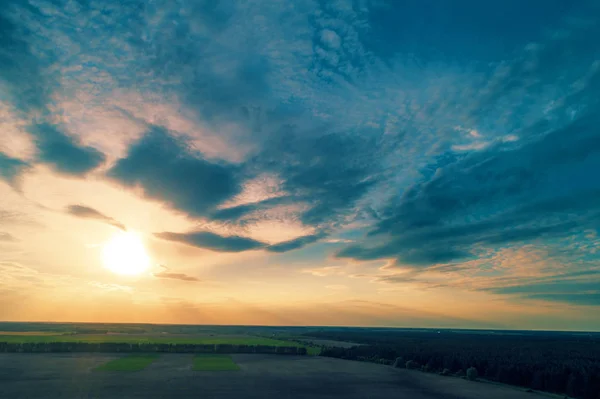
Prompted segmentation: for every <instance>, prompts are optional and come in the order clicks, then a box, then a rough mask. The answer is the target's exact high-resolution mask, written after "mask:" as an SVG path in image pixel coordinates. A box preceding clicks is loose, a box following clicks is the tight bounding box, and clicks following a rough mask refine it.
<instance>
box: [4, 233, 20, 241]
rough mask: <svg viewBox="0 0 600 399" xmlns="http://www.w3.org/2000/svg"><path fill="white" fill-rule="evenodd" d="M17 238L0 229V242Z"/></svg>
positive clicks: (16, 239)
mask: <svg viewBox="0 0 600 399" xmlns="http://www.w3.org/2000/svg"><path fill="white" fill-rule="evenodd" d="M17 241H19V239H18V238H17V237H15V236H13V235H12V234H10V233H4V232H1V231H0V242H17Z"/></svg>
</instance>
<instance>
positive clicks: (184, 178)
mask: <svg viewBox="0 0 600 399" xmlns="http://www.w3.org/2000/svg"><path fill="white" fill-rule="evenodd" d="M237 169H238V168H236V167H235V166H233V165H229V164H226V163H213V162H209V161H207V160H205V159H203V158H202V157H201V154H195V153H193V152H192V151H191V150H190V149H189V148H188V146H187V145H186V143H185V142H184V141H181V140H177V139H175V138H173V137H171V136H169V134H168V133H167V132H166V131H165V130H164V129H162V128H159V127H153V128H151V130H150V131H149V132H148V133H147V134H146V135H144V136H143V137H142V138H141V139H140V140H139V141H138V142H137V143H135V144H134V145H132V146H131V147H130V148H129V152H128V154H127V157H126V158H123V159H120V160H119V161H118V162H117V163H116V164H115V166H114V167H113V168H112V169H111V170H110V171H109V172H108V176H109V177H111V178H112V179H114V180H115V181H117V182H118V183H120V184H122V185H124V186H127V187H131V188H133V187H137V186H141V187H142V188H143V189H144V195H145V196H146V197H147V198H151V199H154V200H159V201H163V202H166V203H168V204H169V205H171V206H173V207H174V208H176V209H179V210H181V211H184V212H186V213H188V214H190V215H192V216H207V215H209V214H211V213H212V212H214V210H215V208H216V206H217V205H219V204H220V203H222V202H224V201H226V200H228V199H230V198H231V197H233V196H234V195H236V194H237V193H239V192H240V189H241V188H240V181H239V178H238V176H237V173H236V172H237V171H238V170H237Z"/></svg>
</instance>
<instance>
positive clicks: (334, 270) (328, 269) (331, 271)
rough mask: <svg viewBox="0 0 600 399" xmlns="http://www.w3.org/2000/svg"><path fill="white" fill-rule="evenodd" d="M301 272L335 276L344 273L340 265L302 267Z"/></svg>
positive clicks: (318, 275) (320, 275)
mask: <svg viewBox="0 0 600 399" xmlns="http://www.w3.org/2000/svg"><path fill="white" fill-rule="evenodd" d="M302 273H308V274H312V275H313V276H317V277H326V276H337V275H344V274H345V272H344V271H343V270H342V267H340V266H325V267H319V268H312V269H304V270H302Z"/></svg>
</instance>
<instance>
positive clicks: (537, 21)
mask: <svg viewBox="0 0 600 399" xmlns="http://www.w3.org/2000/svg"><path fill="white" fill-rule="evenodd" d="M597 37H600V8H599V6H598V5H597V4H596V2H593V1H571V2H564V1H530V2H526V3H523V2H522V1H521V2H519V1H512V0H511V1H503V2H495V3H489V2H480V1H457V2H452V4H450V3H449V2H444V1H440V0H427V1H383V0H372V1H369V0H355V1H350V0H345V1H341V0H340V1H320V2H319V1H303V0H301V1H294V2H284V1H245V2H234V1H223V2H217V1H189V2H188V1H179V2H172V1H145V2H140V1H122V2H101V3H98V2H88V1H30V2H25V1H16V0H15V1H9V2H8V3H7V5H6V7H3V10H2V11H1V12H0V42H1V43H2V46H1V47H2V50H1V51H0V115H1V123H2V133H1V134H2V143H0V187H1V189H0V191H1V193H2V198H5V199H4V200H2V201H0V248H2V252H3V254H2V255H1V256H2V257H1V258H0V266H1V267H2V270H1V272H2V274H3V277H2V280H0V300H1V301H3V302H4V305H6V306H8V305H9V304H16V303H21V304H22V303H29V305H27V306H21V307H20V310H19V313H18V314H17V313H15V314H12V313H8V314H6V315H4V316H3V315H2V314H1V313H0V317H4V318H8V319H11V318H12V319H14V318H15V317H21V316H19V315H24V316H23V317H24V318H25V319H27V318H29V319H31V318H38V317H41V316H39V315H40V314H43V312H42V310H40V309H45V308H44V307H43V303H45V302H47V300H48V298H50V297H53V298H55V297H57V295H56V294H57V293H60V295H58V297H61V298H63V299H62V300H64V301H68V300H69V298H74V297H76V296H77V295H78V294H77V293H78V292H80V291H81V287H82V286H83V287H86V288H87V289H88V291H89V298H88V299H87V300H88V302H83V303H84V304H82V305H81V306H80V308H79V310H77V311H75V310H74V311H73V313H72V314H71V316H70V317H71V318H74V319H78V320H80V319H81V320H82V319H85V317H84V316H83V315H84V314H85V306H88V307H91V306H93V307H94V309H98V310H97V312H98V313H97V316H94V317H92V318H94V319H97V318H102V317H105V316H102V315H104V314H105V313H103V312H108V310H107V309H109V308H110V306H109V305H102V304H113V303H119V304H121V306H123V307H124V308H126V309H129V310H128V312H129V313H127V312H125V313H123V315H121V316H119V317H117V318H116V319H115V320H121V319H123V320H126V319H127V317H131V315H132V314H139V315H143V316H139V318H140V321H173V320H175V321H185V322H202V321H206V320H209V321H215V320H216V321H217V322H231V323H236V322H238V321H239V322H244V321H246V320H245V319H243V318H241V317H242V316H240V314H241V312H242V311H241V310H240V309H246V310H245V311H246V313H248V312H249V313H251V314H255V317H254V318H252V321H254V320H256V321H257V324H260V323H275V324H276V323H284V324H289V323H291V324H303V323H304V324H319V323H326V322H327V320H328V319H327V317H326V316H325V313H324V311H323V309H325V308H326V307H327V306H329V307H331V309H335V310H332V312H337V313H338V314H341V316H340V318H339V319H336V320H334V321H333V323H337V324H346V325H372V324H376V325H414V324H418V325H456V326H465V327H473V326H474V327H481V326H483V327H505V328H553V329H596V330H597V329H600V319H598V317H597V316H594V315H595V313H597V311H598V306H600V252H598V246H599V244H600V177H598V172H597V171H599V170H600V131H599V130H598V126H599V122H600V116H599V115H600V104H599V97H598V93H600V43H599V42H598V40H597V39H596V38H597ZM129 231H135V232H136V234H139V236H140V237H141V239H142V240H143V243H144V247H145V248H146V249H145V250H146V251H147V252H148V256H149V258H151V267H150V268H149V269H148V270H147V272H146V273H144V274H142V275H138V276H135V278H134V277H123V276H119V275H115V274H114V273H113V274H111V273H110V272H108V271H107V270H106V267H103V265H102V259H101V258H102V256H101V254H100V253H101V251H102V248H103V247H105V243H106V242H109V241H110V240H111V239H112V238H111V237H114V236H115V235H118V234H126V232H129ZM123 256H124V257H126V256H129V255H128V254H127V253H124V254H123ZM90 287H91V288H90ZM27 298H29V299H27ZM23 301H25V302H23ZM27 301H30V302H27ZM57 303H58V302H57ZM98 304H100V305H98ZM367 304H368V305H367ZM215 306H217V307H219V306H220V308H219V309H221V310H222V311H223V312H224V313H223V314H227V316H226V317H225V316H224V318H222V319H220V318H216V319H214V317H216V316H214V315H213V316H208V315H207V314H206V311H205V310H206V309H207V308H211V309H213V308H214V307H215ZM365 306H367V308H365ZM390 307H391V308H390ZM3 308H6V307H5V306H3ZM136 309H137V310H136ZM141 309H145V310H141ZM223 309H224V310H223ZM257 309H260V311H259V310H257ZM291 309H293V311H294V312H297V314H298V315H302V316H298V318H291V319H290V318H287V317H283V316H281V315H282V314H288V313H289V312H290V310H291ZM390 309H393V310H390ZM45 312H46V310H45ZM144 312H146V313H144ZM227 312H229V313H227ZM490 312H497V314H498V317H497V318H492V317H490ZM106 314H109V313H106ZM210 314H213V313H210ZM25 316H27V317H25ZM57 317H58V316H57ZM210 317H213V319H210ZM282 317H283V318H282ZM109 318H110V317H109ZM199 319H202V320H199Z"/></svg>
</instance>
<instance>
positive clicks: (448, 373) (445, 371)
mask: <svg viewBox="0 0 600 399" xmlns="http://www.w3.org/2000/svg"><path fill="white" fill-rule="evenodd" d="M450 374H451V372H450V369H444V370H442V375H450Z"/></svg>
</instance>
